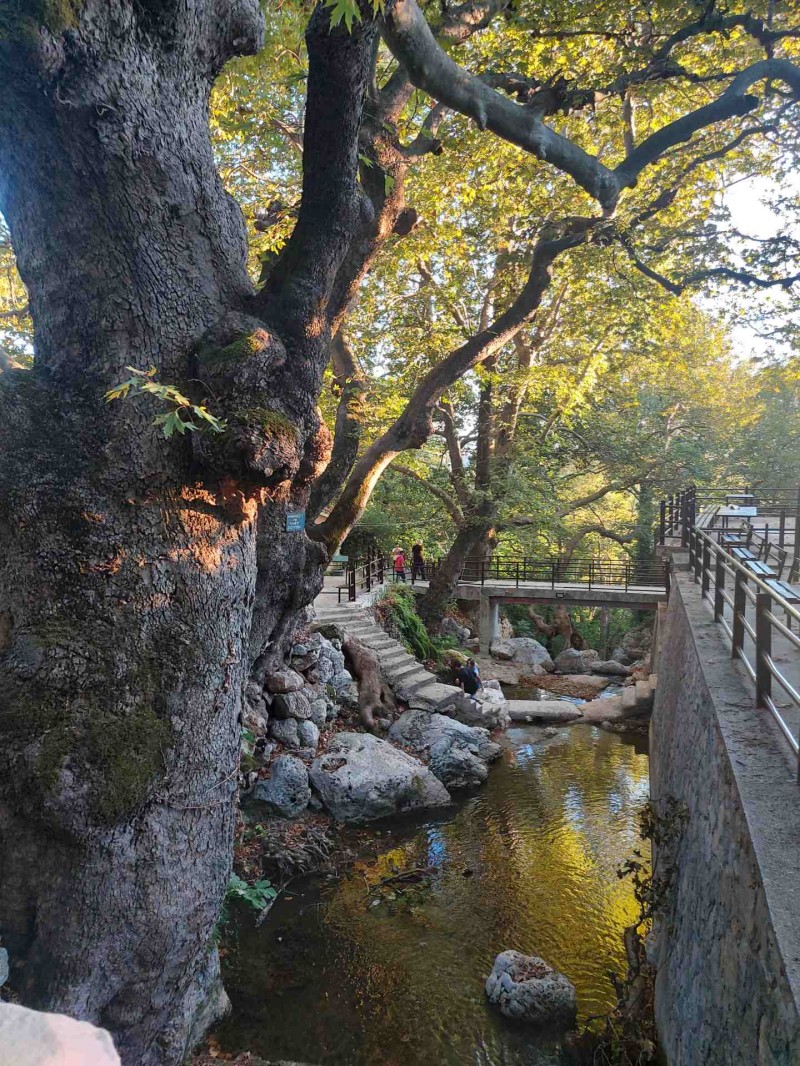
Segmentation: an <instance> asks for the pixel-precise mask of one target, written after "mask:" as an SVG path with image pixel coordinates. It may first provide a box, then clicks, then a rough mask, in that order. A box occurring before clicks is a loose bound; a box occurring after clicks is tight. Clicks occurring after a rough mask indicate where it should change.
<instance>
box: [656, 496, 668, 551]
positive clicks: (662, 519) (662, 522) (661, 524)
mask: <svg viewBox="0 0 800 1066" xmlns="http://www.w3.org/2000/svg"><path fill="white" fill-rule="evenodd" d="M659 512H660V514H659V517H658V543H659V544H664V543H665V540H664V538H665V536H666V532H667V501H666V500H662V501H661V503H660V504H659Z"/></svg>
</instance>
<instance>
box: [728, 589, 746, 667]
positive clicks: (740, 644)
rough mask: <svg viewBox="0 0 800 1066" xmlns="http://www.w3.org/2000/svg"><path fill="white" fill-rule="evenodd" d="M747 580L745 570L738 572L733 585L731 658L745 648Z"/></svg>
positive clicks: (735, 656)
mask: <svg viewBox="0 0 800 1066" xmlns="http://www.w3.org/2000/svg"><path fill="white" fill-rule="evenodd" d="M745 590H746V579H745V574H744V571H743V570H739V569H738V568H737V570H736V577H735V579H734V585H733V620H732V622H731V658H732V659H735V658H737V656H738V655H739V654H740V653H741V651H742V649H743V648H744V615H745V611H746V610H747V593H746V591H745Z"/></svg>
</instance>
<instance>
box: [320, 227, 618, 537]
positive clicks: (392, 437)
mask: <svg viewBox="0 0 800 1066" xmlns="http://www.w3.org/2000/svg"><path fill="white" fill-rule="evenodd" d="M596 223H597V219H592V218H574V219H568V220H566V221H565V222H563V223H562V224H561V225H560V226H558V227H552V228H551V230H550V233H549V234H548V235H547V236H544V237H543V239H542V240H540V241H539V243H538V244H537V245H536V248H535V250H534V254H533V261H532V264H531V270H530V274H529V276H528V280H527V282H526V283H525V285H524V287H523V288H522V290H521V292H520V293H519V294H518V296H517V298H516V299H515V300H514V302H513V303H512V304H511V305H510V307H508V308H507V309H506V310H505V311H504V312H503V313H502V314H501V315H499V317H498V318H497V319H496V320H495V321H494V323H493V324H492V326H491V327H490V328H489V329H488V330H485V331H483V332H481V333H478V334H476V335H475V336H474V337H472V338H470V340H468V341H467V342H466V343H465V344H463V345H462V346H461V347H460V348H457V349H456V350H455V351H453V352H451V353H450V355H449V356H447V358H446V359H444V360H442V362H441V363H439V364H438V365H437V366H435V367H433V369H432V370H430V371H429V372H428V373H427V374H426V375H425V377H424V378H423V379H422V381H421V382H420V383H419V385H418V386H417V387H416V389H415V390H414V393H413V394H412V396H411V398H410V399H409V401H408V403H407V405H406V407H405V410H404V411H403V413H402V414H401V415H400V416H399V417H398V418H397V419H396V421H395V422H394V423H393V425H392V426H391V427H390V428H389V429H388V430H386V432H385V433H383V434H382V435H381V436H380V437H379V438H378V439H377V440H376V441H374V442H373V443H372V444H371V445H370V446H369V448H367V450H366V451H365V452H364V454H363V455H362V456H361V457H360V458H359V460H358V462H357V463H356V465H355V467H354V468H353V471H352V473H351V475H350V477H349V478H348V481H347V484H346V485H345V487H344V490H343V492H342V494H341V496H340V497H339V500H338V501H337V503H336V505H335V506H334V508H333V510H332V511H331V513H330V515H329V517H328V518H327V519H326V520H325V521H324V522H322V523H319V524H318V525H317V526H315V527H313V530H312V531H311V535H312V536H314V537H315V538H316V539H318V540H322V541H324V542H325V543H326V544H327V546H328V548H329V549H334V548H335V547H336V546H338V545H339V544H340V543H341V540H342V539H343V537H344V536H345V535H346V534H347V532H348V530H349V529H350V528H351V527H352V526H353V524H354V523H355V522H356V521H357V520H358V519H359V518H360V516H361V515H362V514H363V512H364V508H365V507H366V505H367V502H368V501H369V498H370V495H371V494H372V491H373V489H374V487H375V485H376V484H377V481H378V479H379V478H380V476H381V474H382V473H383V471H384V470H385V469H386V467H387V466H388V465H389V463H390V462H391V461H392V459H393V458H394V457H395V456H396V455H397V454H398V453H399V452H401V451H405V450H406V449H408V448H419V447H421V445H422V444H424V443H425V441H426V440H427V439H428V437H429V435H430V433H431V431H432V416H433V412H434V409H435V407H436V404H437V403H438V401H439V399H440V398H441V396H442V394H443V393H444V392H445V390H446V389H447V388H448V387H449V386H450V385H452V384H453V383H454V382H456V381H458V379H459V378H460V377H462V376H463V375H464V374H465V373H466V372H467V371H468V370H470V369H471V368H472V367H474V366H476V365H477V364H478V363H481V362H484V361H485V360H486V359H488V358H490V357H491V356H492V355H494V353H495V352H498V351H499V350H500V349H501V348H502V347H503V346H504V345H505V344H507V343H508V342H509V341H510V340H511V339H512V338H513V337H514V335H515V334H516V333H517V332H518V331H519V330H520V329H521V328H522V326H524V325H525V323H526V322H527V321H529V320H530V318H531V316H532V315H533V314H534V313H535V311H536V309H537V308H538V306H539V304H540V303H541V299H542V296H543V294H544V293H545V292H546V290H547V288H548V286H549V285H550V279H551V273H552V264H553V262H554V260H555V259H556V258H557V257H558V256H559V255H560V254H561V253H562V252H564V251H566V250H567V249H568V248H573V247H576V246H577V245H579V244H581V243H583V242H584V241H585V240H586V236H587V234H588V232H589V231H590V230H591V229H592V228H593V227H594V226H595V225H596Z"/></svg>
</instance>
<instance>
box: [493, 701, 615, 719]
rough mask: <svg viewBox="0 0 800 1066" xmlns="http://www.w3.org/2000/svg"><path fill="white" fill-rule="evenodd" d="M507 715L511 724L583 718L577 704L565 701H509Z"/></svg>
mask: <svg viewBox="0 0 800 1066" xmlns="http://www.w3.org/2000/svg"><path fill="white" fill-rule="evenodd" d="M603 702H605V701H603ZM508 713H509V715H510V716H511V721H512V722H574V721H577V720H578V719H579V718H582V717H583V712H582V710H581V709H580V708H579V707H578V706H577V704H574V703H569V702H567V700H509V701H508Z"/></svg>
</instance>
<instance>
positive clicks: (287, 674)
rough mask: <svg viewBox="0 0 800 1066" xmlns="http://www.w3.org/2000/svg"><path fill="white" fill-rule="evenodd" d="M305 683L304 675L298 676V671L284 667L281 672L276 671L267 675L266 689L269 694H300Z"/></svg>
mask: <svg viewBox="0 0 800 1066" xmlns="http://www.w3.org/2000/svg"><path fill="white" fill-rule="evenodd" d="M305 683H306V682H305V678H304V677H303V676H302V674H298V672H297V671H296V670H293V669H292V668H291V667H289V666H284V667H283V668H282V669H280V670H275V671H274V673H271V674H267V677H266V680H265V682H264V688H266V689H267V691H268V692H275V693H278V692H280V693H284V692H299V690H300V689H301V688H302V687H303V685H305Z"/></svg>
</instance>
